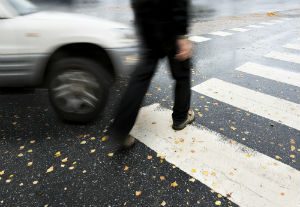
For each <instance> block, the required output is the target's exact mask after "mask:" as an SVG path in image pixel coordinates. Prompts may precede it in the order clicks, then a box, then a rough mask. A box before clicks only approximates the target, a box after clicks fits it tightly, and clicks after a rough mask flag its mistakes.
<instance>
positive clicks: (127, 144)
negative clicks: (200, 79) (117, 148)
mask: <svg viewBox="0 0 300 207" xmlns="http://www.w3.org/2000/svg"><path fill="white" fill-rule="evenodd" d="M134 145H135V138H134V137H133V136H131V135H128V136H127V137H126V139H125V140H124V142H123V143H122V145H121V148H123V149H129V148H131V147H133V146H134Z"/></svg>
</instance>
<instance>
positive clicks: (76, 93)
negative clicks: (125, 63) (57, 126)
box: [48, 58, 110, 122]
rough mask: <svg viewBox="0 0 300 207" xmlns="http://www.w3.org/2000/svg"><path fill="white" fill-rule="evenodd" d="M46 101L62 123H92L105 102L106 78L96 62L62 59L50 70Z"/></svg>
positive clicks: (106, 94) (104, 72)
mask: <svg viewBox="0 0 300 207" xmlns="http://www.w3.org/2000/svg"><path fill="white" fill-rule="evenodd" d="M48 83H49V86H48V90H49V97H50V102H51V103H52V106H53V107H54V109H55V111H56V112H57V114H58V115H59V117H61V118H62V119H64V120H67V121H73V122H88V121H91V120H93V119H95V118H96V117H97V116H98V114H99V113H100V112H101V111H102V109H103V108H104V106H105V103H106V101H107V98H108V97H107V96H108V91H109V84H110V82H109V76H108V74H107V73H106V71H105V70H104V68H103V67H102V66H101V65H100V64H98V63H97V62H95V61H93V60H90V59H86V58H65V59H62V60H59V61H57V62H56V63H54V64H53V66H52V67H51V71H50V74H49V82H48Z"/></svg>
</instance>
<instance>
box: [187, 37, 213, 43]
mask: <svg viewBox="0 0 300 207" xmlns="http://www.w3.org/2000/svg"><path fill="white" fill-rule="evenodd" d="M189 40H191V41H193V42H206V41H208V40H211V39H210V38H207V37H202V36H190V37H189Z"/></svg>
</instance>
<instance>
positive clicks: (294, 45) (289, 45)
mask: <svg viewBox="0 0 300 207" xmlns="http://www.w3.org/2000/svg"><path fill="white" fill-rule="evenodd" d="M283 47H285V48H288V49H293V50H300V43H298V44H291V43H290V44H286V45H284V46H283Z"/></svg>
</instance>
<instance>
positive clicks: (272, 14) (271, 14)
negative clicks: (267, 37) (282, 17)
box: [267, 12, 276, 17]
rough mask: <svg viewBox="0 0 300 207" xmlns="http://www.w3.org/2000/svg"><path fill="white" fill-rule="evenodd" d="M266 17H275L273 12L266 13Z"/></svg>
mask: <svg viewBox="0 0 300 207" xmlns="http://www.w3.org/2000/svg"><path fill="white" fill-rule="evenodd" d="M267 16H269V17H272V16H276V13H275V12H268V13H267Z"/></svg>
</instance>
